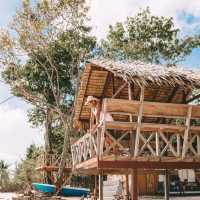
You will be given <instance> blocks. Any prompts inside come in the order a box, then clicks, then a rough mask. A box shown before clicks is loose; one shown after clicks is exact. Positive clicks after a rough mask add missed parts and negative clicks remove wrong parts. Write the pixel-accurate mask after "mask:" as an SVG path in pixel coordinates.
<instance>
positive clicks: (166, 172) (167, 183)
mask: <svg viewBox="0 0 200 200" xmlns="http://www.w3.org/2000/svg"><path fill="white" fill-rule="evenodd" d="M164 189H165V200H169V171H168V170H167V169H166V170H165V179H164Z"/></svg>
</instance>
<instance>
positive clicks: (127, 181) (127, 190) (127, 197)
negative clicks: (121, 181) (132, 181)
mask: <svg viewBox="0 0 200 200" xmlns="http://www.w3.org/2000/svg"><path fill="white" fill-rule="evenodd" d="M128 178H129V177H128V175H126V176H125V181H126V185H125V188H126V200H128V199H129V179H128Z"/></svg>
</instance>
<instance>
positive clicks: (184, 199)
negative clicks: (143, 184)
mask: <svg viewBox="0 0 200 200" xmlns="http://www.w3.org/2000/svg"><path fill="white" fill-rule="evenodd" d="M139 200H164V197H163V198H162V197H160V198H159V197H140V198H139ZM170 200H200V196H196V197H170Z"/></svg>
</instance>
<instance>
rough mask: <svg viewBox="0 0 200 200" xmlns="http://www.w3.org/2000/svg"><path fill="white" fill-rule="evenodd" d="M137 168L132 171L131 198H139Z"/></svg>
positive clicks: (132, 199)
mask: <svg viewBox="0 0 200 200" xmlns="http://www.w3.org/2000/svg"><path fill="white" fill-rule="evenodd" d="M137 175H138V174H137V169H132V171H131V200H138V183H137Z"/></svg>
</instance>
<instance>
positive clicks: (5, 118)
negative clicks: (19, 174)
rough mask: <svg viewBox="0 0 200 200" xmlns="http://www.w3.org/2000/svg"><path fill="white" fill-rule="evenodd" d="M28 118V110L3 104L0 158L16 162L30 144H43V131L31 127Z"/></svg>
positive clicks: (0, 109)
mask: <svg viewBox="0 0 200 200" xmlns="http://www.w3.org/2000/svg"><path fill="white" fill-rule="evenodd" d="M27 120H28V119H27V115H26V110H23V109H22V108H12V107H10V106H9V104H3V105H1V107H0V122H1V125H0V159H4V160H6V161H7V162H9V163H15V162H16V161H19V160H20V159H21V158H22V157H23V156H24V154H25V152H26V148H27V147H28V146H29V145H30V144H32V143H36V144H42V137H43V136H42V133H41V131H40V130H38V129H33V128H30V126H29V124H28V122H27Z"/></svg>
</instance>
